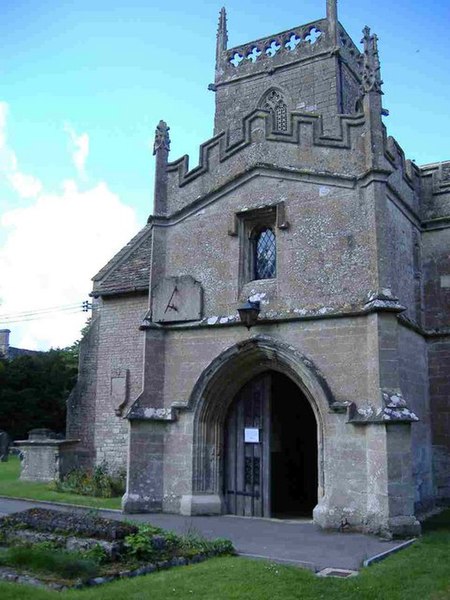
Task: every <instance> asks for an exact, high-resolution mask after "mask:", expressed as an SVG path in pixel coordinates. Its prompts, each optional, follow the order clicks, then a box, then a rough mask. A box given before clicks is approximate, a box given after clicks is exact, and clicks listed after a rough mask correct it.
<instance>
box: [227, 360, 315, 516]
mask: <svg viewBox="0 0 450 600" xmlns="http://www.w3.org/2000/svg"><path fill="white" fill-rule="evenodd" d="M317 461H318V458H317V422H316V418H315V415H314V412H313V410H312V408H311V405H310V403H309V402H308V400H307V399H306V397H305V396H304V394H303V393H302V392H301V390H300V389H299V388H298V386H297V385H296V384H295V383H294V382H293V381H292V380H291V379H290V378H289V377H287V376H286V375H283V374H282V373H278V372H275V371H268V372H265V373H263V374H261V375H258V376H256V377H254V378H253V379H252V380H250V381H249V382H248V383H246V384H245V385H244V386H243V387H242V389H241V390H240V391H239V392H238V394H237V395H236V397H235V399H234V400H233V402H232V404H231V406H230V409H229V411H228V414H227V417H226V421H225V465H224V468H225V470H224V488H225V489H224V496H225V500H226V508H227V512H228V513H230V514H235V515H240V516H253V517H281V518H295V517H299V516H311V514H312V509H313V508H314V506H315V505H316V504H317V484H318V481H317V477H318V475H317Z"/></svg>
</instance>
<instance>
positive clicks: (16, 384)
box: [0, 344, 78, 439]
mask: <svg viewBox="0 0 450 600" xmlns="http://www.w3.org/2000/svg"><path fill="white" fill-rule="evenodd" d="M77 372H78V348H77V347H76V345H75V344H74V345H73V346H71V347H70V348H67V349H56V350H49V351H48V352H40V353H37V354H33V355H25V356H19V357H17V358H15V359H13V360H9V361H8V360H0V429H3V430H5V431H7V432H8V433H9V435H10V436H11V437H12V438H13V439H26V438H27V435H28V431H29V430H30V429H34V428H37V427H48V428H49V429H52V430H53V431H55V432H58V433H64V430H65V420H66V400H67V397H68V396H69V393H70V391H71V389H72V387H73V386H74V385H75V381H76V378H77Z"/></svg>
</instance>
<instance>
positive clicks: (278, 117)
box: [260, 89, 288, 131]
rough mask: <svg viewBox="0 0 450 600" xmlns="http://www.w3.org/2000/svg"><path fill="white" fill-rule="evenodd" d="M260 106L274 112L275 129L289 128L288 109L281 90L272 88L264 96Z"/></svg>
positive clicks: (284, 129)
mask: <svg viewBox="0 0 450 600" xmlns="http://www.w3.org/2000/svg"><path fill="white" fill-rule="evenodd" d="M260 106H261V108H262V109H264V110H269V111H270V112H271V113H272V118H273V129H274V131H287V130H288V118H287V117H288V110H287V104H286V102H285V100H284V96H283V94H282V92H281V91H280V90H277V89H271V90H269V91H268V92H266V93H265V94H264V96H263V99H262V102H261V103H260Z"/></svg>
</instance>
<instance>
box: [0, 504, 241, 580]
mask: <svg viewBox="0 0 450 600" xmlns="http://www.w3.org/2000/svg"><path fill="white" fill-rule="evenodd" d="M233 553H234V550H233V546H232V544H231V542H229V541H228V540H224V539H217V540H213V541H210V540H207V539H205V538H203V537H201V536H200V535H198V534H196V533H193V532H191V533H188V534H186V535H182V536H180V535H176V534H174V533H172V532H168V531H164V530H162V529H159V528H157V527H153V526H152V525H149V524H145V525H137V524H134V523H131V522H129V523H127V522H121V521H116V520H113V519H105V518H102V517H99V516H98V515H97V514H95V511H90V512H87V513H80V512H61V511H58V510H48V509H43V508H32V509H29V510H26V511H23V512H20V513H14V514H12V515H9V516H6V517H3V518H1V519H0V579H3V580H7V581H16V582H19V583H28V584H32V585H38V586H46V587H49V588H52V589H56V590H65V589H69V588H81V587H84V586H92V585H100V584H102V583H106V582H109V581H113V580H115V579H120V578H127V577H135V576H138V575H144V574H147V573H151V572H153V571H157V570H161V569H167V568H170V567H173V566H181V565H186V564H189V563H196V562H200V561H202V560H205V559H207V558H208V557H211V556H218V555H225V554H233Z"/></svg>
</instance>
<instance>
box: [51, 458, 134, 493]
mask: <svg viewBox="0 0 450 600" xmlns="http://www.w3.org/2000/svg"><path fill="white" fill-rule="evenodd" d="M125 477H126V474H125V473H124V472H119V473H117V474H111V473H110V472H109V468H108V465H107V464H106V463H102V464H100V465H97V466H96V467H95V468H94V469H92V470H91V469H74V470H73V471H71V472H70V473H68V474H67V475H66V476H65V477H64V479H63V480H62V481H55V484H54V485H55V489H56V490H57V491H58V492H72V493H75V494H81V495H82V496H94V497H99V498H114V497H115V496H121V495H122V494H124V492H125Z"/></svg>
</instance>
